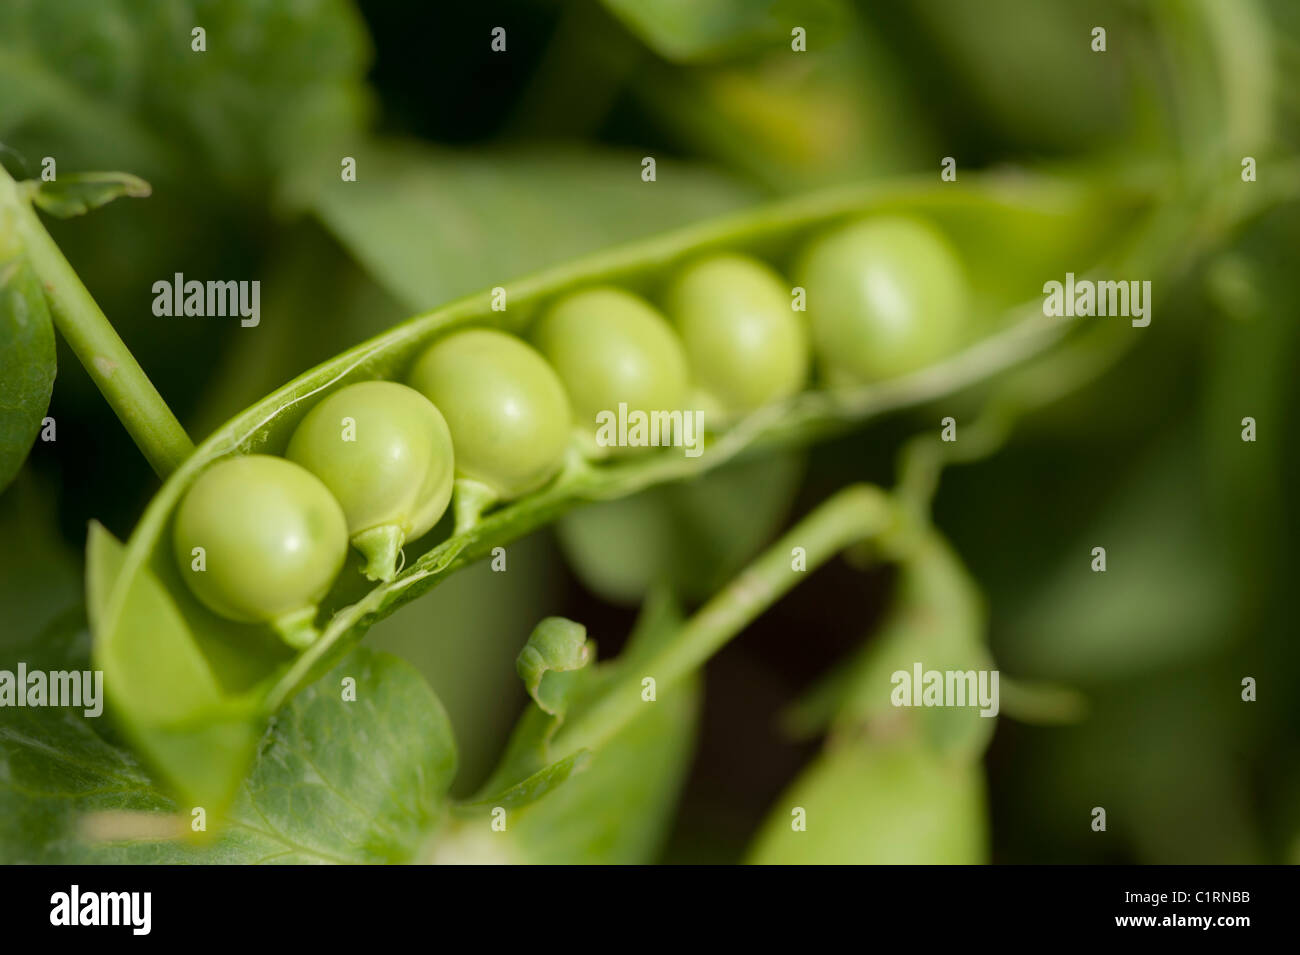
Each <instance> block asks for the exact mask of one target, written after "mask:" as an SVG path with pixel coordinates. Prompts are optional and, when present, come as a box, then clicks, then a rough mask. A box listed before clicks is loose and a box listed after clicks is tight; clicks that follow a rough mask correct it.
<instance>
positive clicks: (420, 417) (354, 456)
mask: <svg viewBox="0 0 1300 955" xmlns="http://www.w3.org/2000/svg"><path fill="white" fill-rule="evenodd" d="M285 457H287V458H288V459H289V460H291V461H293V462H295V463H297V464H300V465H302V466H303V467H305V468H306V469H307V470H308V471H310V472H311V473H312V474H314V475H316V476H317V477H318V478H320V479H321V481H322V482H323V483H324V484H325V486H326V487H327V488H329V490H330V493H331V494H333V495H334V496H335V497H336V498H337V499H338V501H339V503H340V505H342V507H343V514H344V516H345V517H347V521H348V533H349V534H350V535H351V537H352V543H353V545H354V546H355V547H356V548H357V549H358V550H359V551H361V553H362V554H363V555H364V556H365V558H366V566H365V568H364V569H365V574H366V576H367V577H368V578H370V579H371V580H391V579H392V577H393V574H394V573H396V568H397V557H398V554H399V552H400V551H401V549H402V546H403V545H404V544H405V543H406V542H407V541H413V540H416V539H417V538H420V537H423V536H424V535H425V534H427V533H428V532H429V531H430V530H432V529H433V525H435V524H436V523H438V519H439V518H440V517H442V515H443V512H445V511H446V510H447V505H448V504H449V503H450V502H451V487H452V479H453V471H454V465H453V451H452V443H451V432H450V431H448V430H447V422H446V421H444V420H443V417H442V414H441V413H440V412H439V411H438V409H437V408H435V407H434V406H433V405H432V404H431V403H430V402H429V400H428V399H427V398H425V397H424V396H423V395H421V394H420V393H419V392H418V391H415V390H414V389H412V388H408V387H406V386H405V385H399V384H396V383H393V382H386V381H370V382H361V383H359V384H355V385H349V386H348V387H346V388H341V389H340V390H338V391H336V392H334V393H333V394H332V395H330V396H329V397H328V398H326V399H325V400H324V401H322V402H321V403H320V404H318V405H316V407H314V408H312V410H311V411H310V412H308V414H307V415H306V416H305V417H304V418H303V420H302V423H301V424H299V425H298V427H297V429H296V430H295V431H294V433H293V437H291V438H290V439H289V446H288V448H287V449H286V450H285Z"/></svg>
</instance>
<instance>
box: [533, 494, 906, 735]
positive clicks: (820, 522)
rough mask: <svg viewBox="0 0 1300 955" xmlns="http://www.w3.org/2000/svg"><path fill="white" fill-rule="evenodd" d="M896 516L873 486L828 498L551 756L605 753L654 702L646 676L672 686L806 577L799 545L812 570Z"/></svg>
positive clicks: (623, 682) (572, 728)
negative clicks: (796, 557)
mask: <svg viewBox="0 0 1300 955" xmlns="http://www.w3.org/2000/svg"><path fill="white" fill-rule="evenodd" d="M896 511H897V509H896V507H895V505H894V502H893V501H892V499H891V498H890V497H889V495H888V494H886V493H885V492H884V491H882V490H880V489H879V488H875V487H871V486H868V485H861V484H860V485H854V486H852V487H848V488H845V489H844V490H842V491H840V492H839V493H837V494H836V495H835V496H834V497H832V498H830V499H829V500H827V501H826V502H825V503H824V504H822V505H821V506H820V507H818V508H817V509H816V510H815V511H813V512H812V513H811V514H809V515H808V516H807V517H805V518H804V519H803V520H802V521H800V522H799V523H798V524H796V525H795V526H794V527H793V528H791V530H790V531H789V533H787V534H786V535H785V536H783V537H782V538H781V539H780V540H778V541H777V542H776V543H775V544H773V545H772V546H771V547H770V548H768V549H767V550H766V551H765V552H764V553H763V554H762V555H761V556H760V557H759V558H758V559H757V560H755V561H754V562H753V563H752V564H750V565H749V567H747V568H746V569H745V570H744V571H742V572H741V574H740V575H739V576H738V577H736V578H735V579H734V580H733V581H732V582H731V583H730V584H728V585H727V586H726V587H725V588H724V589H723V590H722V591H720V592H719V593H718V594H717V595H716V596H715V597H714V598H713V599H712V600H710V601H709V602H708V603H707V604H705V605H704V606H703V607H702V608H701V609H700V610H699V612H698V613H696V614H695V616H693V617H692V618H691V619H690V620H688V621H687V622H686V623H685V624H684V625H683V626H682V628H681V630H680V631H678V633H677V636H676V637H675V638H674V639H673V642H672V643H671V644H670V645H669V646H667V647H665V648H664V649H663V650H661V651H660V652H659V653H658V654H657V655H656V656H655V657H654V658H653V659H650V660H647V661H646V662H645V664H644V665H642V666H640V667H638V668H637V670H636V671H635V672H627V673H623V674H622V675H621V676H620V677H619V678H618V679H617V680H616V681H615V682H614V683H613V684H612V685H611V686H610V687H609V688H608V690H606V691H605V692H604V693H602V694H601V695H600V696H599V697H598V698H597V699H595V700H593V701H592V702H591V703H590V704H588V705H586V706H585V707H583V708H582V709H580V710H579V711H578V712H577V713H575V714H574V715H573V716H572V717H570V719H569V720H568V721H567V722H566V723H565V725H564V726H563V727H561V728H560V731H559V733H558V734H557V735H556V738H555V740H554V741H553V742H552V744H551V750H550V756H551V758H552V759H553V760H559V759H563V758H564V757H565V756H568V755H570V754H572V753H574V752H576V751H578V750H580V749H591V750H597V749H599V747H600V746H601V745H603V744H604V743H606V742H608V741H609V740H610V739H612V738H613V737H614V736H615V735H617V734H618V732H619V731H620V730H621V729H622V728H623V727H624V726H626V725H627V724H628V723H629V722H631V721H632V720H633V719H634V718H635V717H636V716H637V715H638V714H639V713H640V712H641V707H643V706H646V705H648V704H646V703H645V702H643V701H642V699H641V680H642V679H643V678H644V677H647V676H650V677H654V680H655V685H656V689H657V691H663V690H666V689H670V688H671V687H672V686H673V685H674V684H675V683H677V682H678V681H679V680H681V679H682V678H683V677H684V676H686V675H688V674H690V673H692V672H693V671H695V670H696V669H697V668H699V667H700V666H701V665H702V664H703V663H704V662H705V661H706V660H708V658H709V657H711V656H712V655H713V654H714V653H716V652H717V651H718V650H719V649H720V648H721V647H722V646H723V645H724V644H726V642H727V641H728V640H730V639H731V638H732V637H734V636H735V635H736V634H737V633H739V632H740V631H741V630H743V629H744V628H745V627H746V626H748V625H749V624H750V622H752V621H753V620H754V619H755V618H756V617H758V616H759V614H761V613H762V612H763V611H765V610H766V609H767V608H768V607H770V606H771V605H772V604H773V603H775V602H776V601H777V600H778V599H779V598H780V597H782V596H784V595H785V594H786V593H787V592H788V591H790V590H791V589H792V588H793V587H795V585H797V584H798V583H799V582H800V581H801V580H802V579H803V578H804V572H803V571H800V570H795V569H794V568H793V566H792V559H793V558H792V554H793V551H794V548H796V547H801V548H803V550H804V554H805V560H806V567H807V570H808V571H811V570H814V569H816V568H817V567H819V566H821V565H822V564H824V563H826V561H828V560H830V559H831V558H832V557H834V556H835V555H836V554H838V553H839V552H840V551H842V550H843V549H844V548H846V547H848V546H849V545H851V544H854V543H857V542H859V541H862V540H864V539H866V538H870V537H876V536H879V535H882V534H886V533H888V532H890V531H893V530H895V529H896V528H897V527H898V522H897V513H896Z"/></svg>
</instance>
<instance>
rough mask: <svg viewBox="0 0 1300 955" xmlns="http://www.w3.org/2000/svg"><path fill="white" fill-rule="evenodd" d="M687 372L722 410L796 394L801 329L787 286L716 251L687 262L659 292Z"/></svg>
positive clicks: (803, 358) (750, 263)
mask: <svg viewBox="0 0 1300 955" xmlns="http://www.w3.org/2000/svg"><path fill="white" fill-rule="evenodd" d="M664 305H665V309H666V311H667V313H668V316H669V318H670V319H671V320H672V322H673V324H674V325H675V326H676V328H677V330H678V332H679V333H680V334H681V337H682V342H683V344H684V346H685V350H686V357H687V360H688V362H689V363H690V372H691V378H692V380H693V381H694V382H695V384H696V385H697V386H698V387H699V388H700V389H701V390H702V391H703V392H704V393H705V394H706V395H707V396H708V397H709V398H710V399H712V401H713V402H715V403H716V404H717V405H718V406H719V407H720V408H721V410H723V411H724V412H725V413H727V414H739V413H743V412H746V411H751V410H753V409H754V408H757V407H759V406H761V405H764V404H766V403H768V402H769V401H775V400H778V399H780V398H785V397H788V396H790V395H793V394H795V393H797V392H798V391H799V390H800V389H801V388H803V385H804V381H805V380H806V378H807V376H808V352H809V347H808V333H807V331H806V329H805V327H804V321H803V315H802V314H800V313H798V312H795V311H794V310H793V309H792V308H791V295H790V286H789V284H788V283H785V282H783V281H782V280H781V279H780V278H779V277H778V276H777V274H776V273H775V272H773V271H772V270H771V269H770V268H768V267H767V266H766V265H764V264H763V263H761V262H759V261H757V260H756V259H752V258H749V257H748V256H742V255H718V256H713V257H711V258H708V259H704V260H702V261H700V262H697V263H695V264H693V265H690V266H688V267H687V268H685V269H684V270H682V272H681V273H680V274H679V275H678V276H677V277H676V278H675V279H674V281H673V282H672V284H671V285H670V286H669V287H668V290H667V291H666V293H665V295H664Z"/></svg>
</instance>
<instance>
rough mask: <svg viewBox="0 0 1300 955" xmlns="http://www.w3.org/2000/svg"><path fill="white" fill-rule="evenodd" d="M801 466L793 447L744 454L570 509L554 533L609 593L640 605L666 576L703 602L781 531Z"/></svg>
mask: <svg viewBox="0 0 1300 955" xmlns="http://www.w3.org/2000/svg"><path fill="white" fill-rule="evenodd" d="M803 471H804V458H803V456H802V454H799V453H794V452H787V453H782V454H771V455H768V456H766V457H757V458H750V459H747V460H741V461H738V462H736V463H734V464H728V465H726V466H725V467H722V468H719V469H718V470H717V471H714V472H711V473H709V474H706V475H703V476H701V477H699V478H696V479H693V480H690V481H686V482H682V483H679V484H672V485H666V486H663V487H657V488H652V489H650V490H648V491H645V492H643V493H641V494H637V495H634V496H632V497H627V498H621V499H619V500H614V501H606V502H601V503H598V504H593V505H590V506H587V507H583V508H580V509H579V510H576V511H572V512H570V513H569V514H566V515H565V516H564V517H563V518H561V519H560V521H559V522H558V523H557V525H556V532H557V534H558V537H559V541H560V544H561V546H562V547H563V549H564V555H565V557H566V558H567V560H568V561H569V564H570V566H571V567H572V568H573V570H574V572H575V573H576V574H577V575H578V576H579V577H580V578H581V579H582V582H583V583H584V584H585V585H586V586H587V587H589V588H590V589H591V590H593V591H595V592H596V593H597V594H599V595H600V596H601V597H602V598H604V599H606V600H610V601H613V602H616V603H629V604H630V603H638V602H640V601H641V600H642V599H644V598H645V596H646V594H647V593H649V591H650V590H651V588H652V587H653V586H654V585H656V584H659V583H671V584H672V586H673V587H674V588H675V590H676V591H677V592H678V593H679V594H681V595H682V596H683V597H686V598H689V599H701V598H704V597H706V596H708V595H709V594H711V593H712V592H713V591H714V590H716V589H717V588H718V587H719V586H721V585H722V584H723V583H724V582H725V581H726V580H728V579H729V578H730V577H731V576H732V575H733V574H735V572H736V571H737V570H739V569H740V568H741V567H742V566H744V564H745V562H746V561H748V560H749V559H750V558H751V557H753V556H754V554H756V553H757V552H758V550H759V548H761V547H762V546H763V544H764V543H766V541H767V540H768V539H769V538H771V536H772V535H773V534H775V533H776V531H777V530H778V528H779V527H780V526H781V524H782V522H783V521H784V520H785V518H786V516H787V515H788V514H789V512H790V507H791V505H792V503H793V502H794V495H795V493H796V491H797V490H798V487H799V482H800V480H801V478H802V477H803ZM630 540H634V541H636V542H637V543H636V547H628V546H627V542H628V541H630Z"/></svg>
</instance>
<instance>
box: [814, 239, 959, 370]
mask: <svg viewBox="0 0 1300 955" xmlns="http://www.w3.org/2000/svg"><path fill="white" fill-rule="evenodd" d="M795 274H796V281H797V282H798V284H799V285H801V286H802V287H803V288H804V289H805V290H806V291H807V295H808V315H809V318H810V319H811V322H812V335H813V348H814V350H815V351H816V353H817V357H818V360H819V361H820V362H821V365H822V368H823V369H824V371H825V372H826V376H827V379H828V381H829V382H830V383H831V384H845V383H862V382H869V381H878V380H880V379H882V378H889V377H892V376H894V375H900V374H904V373H906V372H909V371H915V370H916V369H918V368H922V367H924V366H925V365H927V364H930V363H931V362H933V361H935V360H937V359H939V358H942V357H944V356H945V355H947V354H949V353H951V352H952V351H953V350H954V349H955V348H956V346H957V344H958V343H959V341H960V338H961V329H962V326H963V322H964V319H965V317H966V308H967V289H966V282H965V277H964V275H963V273H962V267H961V263H960V261H959V260H958V258H957V253H956V252H955V251H954V250H953V248H952V246H951V245H950V244H949V242H948V240H947V239H945V238H944V237H943V236H942V235H940V234H939V233H938V232H936V231H935V230H934V229H933V228H932V227H930V226H928V225H926V224H924V223H922V222H919V221H917V220H914V219H906V218H901V217H880V218H874V219H865V220H862V221H860V222H856V223H854V224H851V225H848V226H845V227H843V228H840V229H837V230H835V231H833V232H831V233H829V234H828V235H825V236H822V237H821V238H819V239H817V240H816V241H815V242H813V244H812V245H811V246H810V247H809V248H808V249H807V250H806V251H805V252H804V254H803V256H802V258H801V260H800V262H799V264H798V266H797V268H796V273H795Z"/></svg>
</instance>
